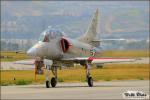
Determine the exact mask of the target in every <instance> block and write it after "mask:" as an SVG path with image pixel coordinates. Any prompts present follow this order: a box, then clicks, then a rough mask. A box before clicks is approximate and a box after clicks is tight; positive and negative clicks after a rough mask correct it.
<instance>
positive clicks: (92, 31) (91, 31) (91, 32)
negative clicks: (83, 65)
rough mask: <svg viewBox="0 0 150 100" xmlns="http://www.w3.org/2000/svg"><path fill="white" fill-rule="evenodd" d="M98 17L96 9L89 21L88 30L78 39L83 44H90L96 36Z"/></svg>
mask: <svg viewBox="0 0 150 100" xmlns="http://www.w3.org/2000/svg"><path fill="white" fill-rule="evenodd" d="M98 17H99V11H98V9H97V10H96V12H95V14H94V16H93V18H92V20H91V23H90V25H89V27H88V30H87V31H86V33H85V34H84V35H83V36H82V37H79V38H78V40H79V41H82V42H85V43H91V42H92V41H93V40H94V39H95V37H96V35H97V28H98Z"/></svg>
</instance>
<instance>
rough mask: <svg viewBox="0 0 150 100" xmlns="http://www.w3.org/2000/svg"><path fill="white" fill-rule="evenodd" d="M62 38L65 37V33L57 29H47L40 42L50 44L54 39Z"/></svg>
mask: <svg viewBox="0 0 150 100" xmlns="http://www.w3.org/2000/svg"><path fill="white" fill-rule="evenodd" d="M62 36H63V32H61V31H58V30H55V29H47V30H45V31H44V32H43V33H42V34H41V36H40V38H39V41H41V42H50V41H51V40H52V39H56V38H59V37H62Z"/></svg>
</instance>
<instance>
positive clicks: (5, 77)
mask: <svg viewBox="0 0 150 100" xmlns="http://www.w3.org/2000/svg"><path fill="white" fill-rule="evenodd" d="M91 74H92V76H93V79H94V80H95V81H111V80H132V79H136V80H147V79H149V65H148V64H124V65H122V64H113V65H105V66H104V68H103V69H96V68H92V69H91ZM58 76H59V78H58V81H59V82H85V80H86V79H85V69H84V68H82V67H79V68H76V69H64V70H58ZM14 77H15V80H14ZM51 77H52V74H51ZM44 82H45V76H44V75H38V76H37V80H36V81H35V80H34V71H31V70H30V71H1V85H10V84H30V83H34V84H39V83H44Z"/></svg>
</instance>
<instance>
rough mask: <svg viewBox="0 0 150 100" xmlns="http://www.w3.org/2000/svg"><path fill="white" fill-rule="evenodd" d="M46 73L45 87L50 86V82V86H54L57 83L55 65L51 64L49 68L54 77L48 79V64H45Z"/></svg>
mask: <svg viewBox="0 0 150 100" xmlns="http://www.w3.org/2000/svg"><path fill="white" fill-rule="evenodd" d="M46 70H47V74H46V88H50V84H51V86H52V87H55V86H56V85H57V67H56V66H52V68H51V70H52V73H53V75H54V77H52V78H51V81H50V77H49V76H50V66H46Z"/></svg>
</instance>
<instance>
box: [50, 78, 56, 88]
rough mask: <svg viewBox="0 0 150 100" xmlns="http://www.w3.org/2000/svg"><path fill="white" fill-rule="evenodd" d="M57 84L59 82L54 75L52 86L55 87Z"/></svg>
mask: <svg viewBox="0 0 150 100" xmlns="http://www.w3.org/2000/svg"><path fill="white" fill-rule="evenodd" d="M56 84H57V79H56V78H55V77H52V79H51V86H52V87H55V86H56Z"/></svg>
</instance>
